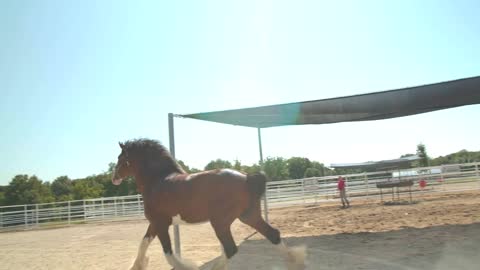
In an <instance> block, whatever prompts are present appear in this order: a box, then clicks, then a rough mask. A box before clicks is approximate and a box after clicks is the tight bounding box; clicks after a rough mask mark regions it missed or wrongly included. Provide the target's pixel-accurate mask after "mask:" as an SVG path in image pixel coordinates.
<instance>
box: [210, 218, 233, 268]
mask: <svg viewBox="0 0 480 270" xmlns="http://www.w3.org/2000/svg"><path fill="white" fill-rule="evenodd" d="M232 222H233V221H232ZM232 222H227V223H226V224H225V223H220V224H219V223H215V222H212V227H213V229H214V231H215V234H216V235H217V238H218V240H220V243H222V247H223V254H222V256H221V257H220V258H219V259H218V260H217V261H216V262H215V264H214V265H213V267H212V269H211V270H226V269H227V265H228V260H229V259H230V258H232V257H233V255H235V254H236V253H237V251H238V248H237V245H236V244H235V240H234V239H233V236H232V232H231V230H230V225H231V223H232Z"/></svg>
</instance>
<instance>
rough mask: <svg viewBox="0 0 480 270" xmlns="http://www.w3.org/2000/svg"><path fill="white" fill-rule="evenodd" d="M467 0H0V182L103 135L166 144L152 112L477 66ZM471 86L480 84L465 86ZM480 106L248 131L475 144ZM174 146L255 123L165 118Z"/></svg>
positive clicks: (278, 152)
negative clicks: (237, 124)
mask: <svg viewBox="0 0 480 270" xmlns="http://www.w3.org/2000/svg"><path fill="white" fill-rule="evenodd" d="M478 14H480V2H479V1H441V0H434V1H427V0H423V1H416V0H415V1H383V0H379V1H369V0H365V1H258V0H255V1H246V0H242V1H119V0H115V1H98V0H93V1H86V0H84V1H64V0H57V1H52V0H43V1H37V0H2V1H0V91H1V92H0V94H1V95H0V123H1V125H0V128H1V130H0V164H1V166H0V184H7V183H8V182H9V181H10V180H11V178H12V177H13V176H14V175H16V174H35V175H37V176H38V177H40V178H41V179H43V180H46V181H52V180H53V179H55V178H56V177H57V176H60V175H68V176H70V177H71V178H78V177H85V176H88V175H91V174H96V173H100V172H102V171H104V170H106V169H107V164H108V163H109V162H112V161H115V160H116V157H117V155H118V153H119V149H118V145H117V142H118V141H124V140H127V139H131V138H139V137H149V138H155V139H159V140H160V141H161V142H163V143H164V144H166V145H168V124H167V114H168V113H169V112H173V113H179V114H184V113H195V112H205V111H213V110H223V109H231V108H242V107H247V106H257V105H270V104H277V103H285V102H293V101H304V100H311V99H322V98H329V97H336V96H344V95H352V94H359V93H365V92H375V91H381V90H389V89H395V88H400V87H407V86H415V85H419V84H427V83H434V82H439V81H445V80H451V79H458V78H463V77H470V76H477V75H480V16H479V15H478ZM479 91H480V89H479ZM478 119H480V106H479V105H476V106H467V107H461V108H455V109H450V110H444V111H438V112H433V113H428V114H422V115H416V116H409V117H403V118H397V119H391V120H383V121H372V122H357V123H340V124H329V125H318V126H291V127H280V128H270V129H265V130H263V133H262V135H263V146H264V155H265V156H283V157H286V158H288V157H291V156H304V157H308V158H310V159H312V160H317V161H320V162H323V163H325V164H327V165H328V164H331V163H342V162H363V161H369V160H380V159H390V158H397V157H399V156H400V155H401V154H405V153H414V152H415V149H416V145H417V144H418V143H421V142H422V143H424V144H425V145H426V147H427V152H428V153H429V154H430V156H432V157H436V156H439V155H445V154H449V153H451V152H454V151H458V150H461V149H467V150H472V151H478V150H480V141H479V140H478V135H479V134H480V128H479V126H480V125H479V124H478V123H479V120H478ZM175 124H176V126H175V127H176V129H175V131H176V150H177V151H176V152H177V158H179V159H182V160H184V161H185V162H186V163H187V164H189V165H190V166H194V167H197V168H202V167H204V166H205V165H206V164H207V163H208V162H209V161H210V160H212V159H216V158H222V159H227V160H234V159H239V160H240V161H242V162H243V163H245V164H251V163H253V162H256V161H257V160H258V144H257V134H256V130H255V129H250V128H243V127H234V126H228V125H221V124H214V123H208V122H203V121H195V120H186V119H177V120H176V122H175Z"/></svg>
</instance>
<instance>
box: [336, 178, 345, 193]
mask: <svg viewBox="0 0 480 270" xmlns="http://www.w3.org/2000/svg"><path fill="white" fill-rule="evenodd" d="M337 188H338V190H342V189H345V180H344V179H343V178H340V179H338V183H337Z"/></svg>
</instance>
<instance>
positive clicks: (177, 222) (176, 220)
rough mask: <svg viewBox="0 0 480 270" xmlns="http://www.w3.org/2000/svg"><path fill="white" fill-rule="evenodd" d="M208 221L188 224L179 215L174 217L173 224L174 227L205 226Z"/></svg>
mask: <svg viewBox="0 0 480 270" xmlns="http://www.w3.org/2000/svg"><path fill="white" fill-rule="evenodd" d="M207 222H208V220H203V221H199V222H188V221H185V220H183V219H182V217H181V216H180V215H179V214H178V215H176V216H174V217H172V224H173V225H197V224H203V223H207Z"/></svg>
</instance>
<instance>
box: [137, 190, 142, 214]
mask: <svg viewBox="0 0 480 270" xmlns="http://www.w3.org/2000/svg"><path fill="white" fill-rule="evenodd" d="M137 205H138V213H137V215H138V216H140V215H141V213H142V210H141V209H140V194H137Z"/></svg>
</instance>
